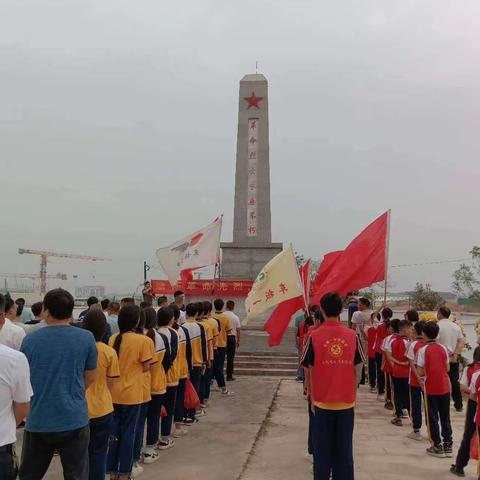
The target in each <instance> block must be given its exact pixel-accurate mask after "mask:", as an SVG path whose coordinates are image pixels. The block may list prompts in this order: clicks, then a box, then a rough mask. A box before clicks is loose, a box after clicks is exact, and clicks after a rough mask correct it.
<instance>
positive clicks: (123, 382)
mask: <svg viewBox="0 0 480 480" xmlns="http://www.w3.org/2000/svg"><path fill="white" fill-rule="evenodd" d="M118 335H119V333H116V334H115V335H112V336H111V337H110V340H109V342H108V343H109V345H110V346H111V347H113V344H114V342H115V339H116V338H117V336H118ZM153 353H154V352H153V342H152V341H151V340H150V339H149V338H148V337H147V336H145V335H139V334H138V333H133V332H127V333H124V334H122V343H121V344H120V352H119V356H118V363H119V366H120V378H119V379H118V380H117V381H116V382H115V383H114V385H113V389H112V399H113V403H118V404H119V405H139V404H141V403H144V381H145V375H144V372H143V363H145V362H151V361H152V359H153Z"/></svg>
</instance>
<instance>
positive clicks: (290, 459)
mask: <svg viewBox="0 0 480 480" xmlns="http://www.w3.org/2000/svg"><path fill="white" fill-rule="evenodd" d="M231 388H232V389H234V391H235V393H236V395H235V396H234V397H229V398H220V394H219V393H218V392H214V397H213V399H212V402H211V406H210V408H209V409H208V414H207V415H206V416H205V417H203V418H202V419H201V421H200V423H199V424H198V425H196V426H192V427H189V434H188V435H187V436H186V437H184V438H181V439H179V440H177V444H176V446H175V448H173V449H171V450H168V451H164V452H160V459H159V460H158V461H157V462H156V463H154V464H153V465H146V466H145V471H144V473H143V474H142V475H141V476H140V477H138V478H140V479H144V480H154V479H157V478H162V479H165V480H189V479H192V478H195V479H196V480H291V479H292V478H295V479H296V480H303V479H305V480H307V479H311V478H312V465H311V463H310V462H309V461H308V460H307V459H306V458H305V453H306V436H307V411H306V408H307V407H306V402H305V400H304V398H303V395H302V391H301V390H302V389H301V385H299V384H298V383H297V382H295V381H294V380H289V379H288V380H287V379H275V378H265V377H241V378H239V379H238V380H237V381H236V382H233V383H232V384H231ZM390 418H391V412H389V411H387V410H385V409H384V408H383V403H382V402H379V401H377V400H376V397H375V395H374V394H370V393H368V389H367V388H366V387H362V388H361V389H360V392H359V398H358V406H357V412H356V425H355V440H354V442H355V470H356V479H357V480H389V479H392V480H393V479H401V478H407V479H411V480H416V479H418V480H427V479H432V480H443V479H445V480H447V479H452V478H455V477H453V476H452V475H451V474H450V473H449V471H448V469H449V466H450V464H451V463H452V459H438V458H433V457H429V456H428V455H426V454H425V448H427V446H428V442H427V440H426V439H425V441H423V442H416V441H413V440H409V439H408V438H406V435H407V434H408V433H409V431H410V427H409V426H407V425H406V426H404V427H401V428H399V427H394V426H392V425H391V424H390ZM452 423H453V427H454V439H455V446H454V451H455V453H456V450H457V448H458V443H459V441H460V439H461V435H462V432H463V423H464V416H463V414H457V413H455V412H453V410H452ZM19 436H20V439H19V440H21V435H19ZM45 478H47V479H49V480H54V479H60V478H62V474H61V466H60V462H59V459H58V457H56V458H55V459H54V461H53V462H52V465H51V467H50V470H49V472H48V474H47V476H46V477H45ZM467 478H471V479H473V478H476V462H471V464H470V465H469V466H468V468H467Z"/></svg>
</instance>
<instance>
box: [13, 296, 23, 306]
mask: <svg viewBox="0 0 480 480" xmlns="http://www.w3.org/2000/svg"><path fill="white" fill-rule="evenodd" d="M15 303H16V304H17V305H25V299H24V298H22V297H20V298H17V299H16V300H15Z"/></svg>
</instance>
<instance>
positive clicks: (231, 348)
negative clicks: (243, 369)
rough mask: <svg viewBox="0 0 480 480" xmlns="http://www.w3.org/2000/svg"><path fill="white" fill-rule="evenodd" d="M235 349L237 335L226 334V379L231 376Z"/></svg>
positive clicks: (229, 378)
mask: <svg viewBox="0 0 480 480" xmlns="http://www.w3.org/2000/svg"><path fill="white" fill-rule="evenodd" d="M236 350H237V337H236V336H235V335H228V336H227V380H231V379H232V377H233V370H234V361H235V351H236Z"/></svg>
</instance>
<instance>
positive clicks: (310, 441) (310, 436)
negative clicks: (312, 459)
mask: <svg viewBox="0 0 480 480" xmlns="http://www.w3.org/2000/svg"><path fill="white" fill-rule="evenodd" d="M311 405H312V403H311V401H310V400H309V401H308V453H309V454H310V455H313V416H314V415H313V413H312V408H311Z"/></svg>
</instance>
